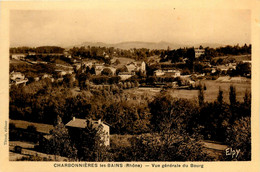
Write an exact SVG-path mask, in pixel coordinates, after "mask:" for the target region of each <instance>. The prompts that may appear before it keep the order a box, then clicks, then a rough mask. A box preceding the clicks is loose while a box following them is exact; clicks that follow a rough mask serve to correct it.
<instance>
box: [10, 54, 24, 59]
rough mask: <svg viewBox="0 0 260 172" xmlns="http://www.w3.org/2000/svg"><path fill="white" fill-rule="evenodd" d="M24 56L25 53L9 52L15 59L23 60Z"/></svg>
mask: <svg viewBox="0 0 260 172" xmlns="http://www.w3.org/2000/svg"><path fill="white" fill-rule="evenodd" d="M25 57H26V55H25V54H22V53H19V54H11V59H15V60H24V59H25Z"/></svg>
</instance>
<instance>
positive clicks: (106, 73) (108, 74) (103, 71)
mask: <svg viewBox="0 0 260 172" xmlns="http://www.w3.org/2000/svg"><path fill="white" fill-rule="evenodd" d="M101 75H107V76H111V75H113V72H112V71H111V69H109V68H104V69H103V70H102V72H101Z"/></svg>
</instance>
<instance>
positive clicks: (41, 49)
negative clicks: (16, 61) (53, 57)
mask: <svg viewBox="0 0 260 172" xmlns="http://www.w3.org/2000/svg"><path fill="white" fill-rule="evenodd" d="M9 52H10V53H12V54H15V53H25V54H28V53H39V54H47V53H63V52H64V48H61V47H57V46H41V47H13V48H10V50H9Z"/></svg>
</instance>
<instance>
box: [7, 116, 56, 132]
mask: <svg viewBox="0 0 260 172" xmlns="http://www.w3.org/2000/svg"><path fill="white" fill-rule="evenodd" d="M9 123H13V124H14V125H15V127H16V128H22V129H26V128H27V127H28V126H29V125H34V126H35V127H36V131H38V132H40V133H47V134H48V133H49V132H50V130H52V129H53V126H52V125H49V124H42V123H35V122H28V121H23V120H13V119H9Z"/></svg>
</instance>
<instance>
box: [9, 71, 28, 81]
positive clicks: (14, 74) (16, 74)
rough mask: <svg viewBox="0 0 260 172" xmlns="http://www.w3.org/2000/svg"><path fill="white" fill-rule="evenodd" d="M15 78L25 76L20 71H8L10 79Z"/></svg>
mask: <svg viewBox="0 0 260 172" xmlns="http://www.w3.org/2000/svg"><path fill="white" fill-rule="evenodd" d="M17 78H19V79H24V78H25V76H24V74H22V73H21V72H14V71H12V72H11V73H10V79H11V80H15V79H17Z"/></svg>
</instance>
